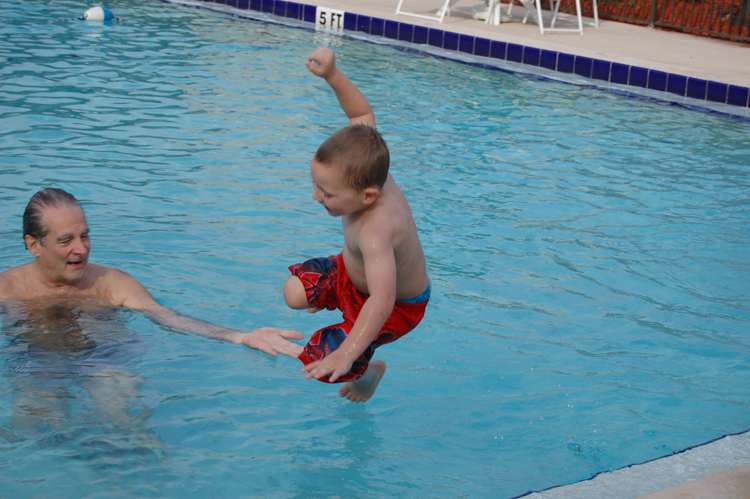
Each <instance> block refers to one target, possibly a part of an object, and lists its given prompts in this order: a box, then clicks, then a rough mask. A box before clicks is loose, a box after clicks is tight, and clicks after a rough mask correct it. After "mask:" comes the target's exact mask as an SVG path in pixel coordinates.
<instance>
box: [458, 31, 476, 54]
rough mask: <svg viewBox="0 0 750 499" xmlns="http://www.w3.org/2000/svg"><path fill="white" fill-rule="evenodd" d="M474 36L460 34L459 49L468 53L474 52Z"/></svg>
mask: <svg viewBox="0 0 750 499" xmlns="http://www.w3.org/2000/svg"><path fill="white" fill-rule="evenodd" d="M474 39H475V38H474V37H473V36H469V35H460V36H459V37H458V50H459V51H460V52H464V53H466V54H473V53H474Z"/></svg>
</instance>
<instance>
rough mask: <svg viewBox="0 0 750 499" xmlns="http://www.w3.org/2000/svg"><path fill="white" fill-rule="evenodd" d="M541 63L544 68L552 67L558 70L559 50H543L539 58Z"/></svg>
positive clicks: (553, 69)
mask: <svg viewBox="0 0 750 499" xmlns="http://www.w3.org/2000/svg"><path fill="white" fill-rule="evenodd" d="M539 65H540V66H541V67H543V68H547V69H551V70H552V71H555V70H557V52H554V51H552V50H542V55H541V56H540V58H539Z"/></svg>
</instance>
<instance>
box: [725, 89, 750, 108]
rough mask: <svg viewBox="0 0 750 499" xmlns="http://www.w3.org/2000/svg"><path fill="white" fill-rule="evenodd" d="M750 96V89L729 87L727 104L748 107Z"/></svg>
mask: <svg viewBox="0 0 750 499" xmlns="http://www.w3.org/2000/svg"><path fill="white" fill-rule="evenodd" d="M748 95H750V89H748V88H747V87H735V86H734V85H729V95H728V97H727V104H732V105H733V106H742V107H747V106H748V102H747V101H748Z"/></svg>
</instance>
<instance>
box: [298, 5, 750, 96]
mask: <svg viewBox="0 0 750 499" xmlns="http://www.w3.org/2000/svg"><path fill="white" fill-rule="evenodd" d="M305 3H308V4H313V5H319V6H321V7H329V8H333V9H337V10H343V11H345V12H352V13H356V14H360V15H368V16H374V17H378V18H380V19H387V20H392V21H399V22H408V23H411V24H415V25H420V26H425V27H429V28H433V27H434V28H438V29H443V30H446V31H452V32H455V33H459V34H466V35H470V36H480V37H483V38H487V39H491V40H499V41H504V42H507V43H516V44H519V45H523V46H530V47H535V48H538V49H547V50H552V51H556V52H565V53H568V54H573V55H580V56H584V57H591V58H593V59H602V60H607V61H611V62H618V63H621V64H627V65H630V66H639V67H644V68H648V69H655V70H658V71H663V72H665V73H675V74H680V75H683V76H692V77H696V78H702V79H705V80H713V81H718V82H722V83H727V84H730V85H738V86H742V87H750V45H748V44H741V43H738V42H732V41H726V40H718V39H714V38H707V37H701V36H695V35H687V34H684V33H677V32H672V31H664V30H659V29H653V28H647V27H643V26H634V25H631V24H625V23H620V22H615V21H605V20H601V19H600V20H599V28H598V29H597V28H595V27H594V26H593V19H591V18H584V30H583V31H584V34H583V35H580V34H578V33H560V32H557V33H546V34H544V35H542V34H541V33H540V32H539V28H538V27H537V25H536V24H534V22H533V21H531V20H529V21H528V23H527V24H522V23H521V20H522V19H523V16H524V14H525V12H526V9H524V7H523V6H521V5H519V4H517V5H514V7H513V9H512V12H511V14H512V21H511V22H508V23H502V24H500V25H497V26H496V25H493V24H485V22H484V21H479V20H476V19H473V18H472V17H471V11H472V7H474V6H477V5H480V6H481V4H482V2H481V0H459V1H458V3H456V4H455V5H454V6H453V8H452V9H451V16H450V17H448V16H446V17H445V18H444V19H443V22H442V23H439V22H437V21H430V20H426V19H420V18H416V17H412V16H404V15H399V16H397V15H396V14H395V12H396V7H397V6H398V0H384V1H383V0H334V1H332V0H318V1H309V2H305ZM545 4H546V2H545ZM440 5H442V2H441V0H432V1H429V0H404V5H403V6H402V9H403V10H406V11H408V12H413V13H418V14H424V15H429V16H434V15H435V13H436V11H437V8H438V7H439V6H440ZM506 6H507V4H504V6H503V9H504V10H505V7H506ZM544 16H545V18H548V16H549V11H544ZM561 17H562V18H563V19H570V18H571V17H573V16H569V15H565V14H561ZM571 25H572V24H571V23H569V22H566V23H560V24H558V26H557V27H570V26H571Z"/></svg>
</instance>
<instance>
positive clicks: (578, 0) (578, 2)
mask: <svg viewBox="0 0 750 499" xmlns="http://www.w3.org/2000/svg"><path fill="white" fill-rule="evenodd" d="M576 13H577V14H578V31H580V32H581V35H583V17H581V0H576Z"/></svg>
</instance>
